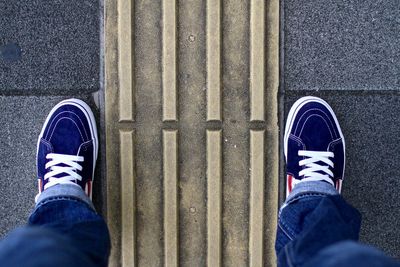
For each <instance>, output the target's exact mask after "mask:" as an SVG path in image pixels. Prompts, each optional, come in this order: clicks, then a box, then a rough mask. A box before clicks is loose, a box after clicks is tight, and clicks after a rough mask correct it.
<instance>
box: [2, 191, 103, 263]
mask: <svg viewBox="0 0 400 267" xmlns="http://www.w3.org/2000/svg"><path fill="white" fill-rule="evenodd" d="M110 246H111V245H110V237H109V233H108V229H107V225H106V223H105V221H104V220H103V218H102V217H101V216H100V215H98V214H97V213H96V212H95V210H94V208H93V205H92V203H91V201H90V200H89V199H88V197H87V196H86V195H85V193H84V192H83V190H82V189H80V188H79V187H77V186H75V185H56V186H53V187H50V188H49V189H46V190H45V191H44V192H43V193H42V194H41V195H40V197H39V199H38V203H37V205H36V207H35V209H34V211H33V213H32V214H31V216H30V217H29V220H28V225H27V226H25V227H22V228H19V229H17V230H15V231H13V232H12V233H10V234H9V235H8V236H7V237H6V238H5V239H4V240H2V241H1V242H0V265H1V266H10V267H14V266H15V267H16V266H27V267H39V266H41V267H47V266H57V267H64V266H65V267H67V266H68V267H70V266H89V267H91V266H107V263H108V256H109V253H110Z"/></svg>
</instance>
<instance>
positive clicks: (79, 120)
mask: <svg viewBox="0 0 400 267" xmlns="http://www.w3.org/2000/svg"><path fill="white" fill-rule="evenodd" d="M43 129H44V130H43V136H42V138H41V139H40V140H39V144H38V153H37V172H38V178H39V179H41V180H42V188H41V190H43V189H44V185H45V184H46V183H47V180H46V181H45V180H44V175H45V174H46V173H47V172H49V171H50V170H46V168H45V165H46V163H47V162H48V161H49V160H48V159H46V155H47V154H49V153H57V154H66V155H78V156H83V157H84V162H79V164H80V165H81V166H82V167H83V169H82V171H77V172H78V174H80V175H81V176H82V181H77V182H78V184H79V185H80V186H81V187H82V189H84V187H85V185H86V182H87V181H91V180H92V178H93V177H92V172H93V164H94V161H95V159H94V153H93V150H94V143H93V142H94V140H93V138H94V137H93V136H92V135H91V131H90V125H89V121H88V119H87V118H86V116H85V113H84V111H82V110H81V109H79V108H78V107H76V106H74V105H72V104H68V103H66V104H64V105H62V106H60V107H59V108H58V109H57V110H56V111H55V112H54V113H53V114H52V115H51V117H50V119H49V120H48V122H47V123H46V124H45V125H44V126H43ZM61 176H62V174H61Z"/></svg>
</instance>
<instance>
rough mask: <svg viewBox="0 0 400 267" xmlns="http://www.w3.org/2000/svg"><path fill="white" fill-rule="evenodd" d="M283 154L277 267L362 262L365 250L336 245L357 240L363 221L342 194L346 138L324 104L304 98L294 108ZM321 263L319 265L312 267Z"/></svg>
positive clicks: (286, 130)
mask: <svg viewBox="0 0 400 267" xmlns="http://www.w3.org/2000/svg"><path fill="white" fill-rule="evenodd" d="M284 152H285V158H286V168H287V199H286V201H285V203H284V204H283V206H282V208H281V210H280V214H279V221H278V229H277V239H276V253H277V257H278V266H327V264H328V263H330V264H332V265H331V266H345V265H342V263H343V261H341V263H340V264H339V262H335V260H336V259H337V260H340V259H341V260H343V259H344V258H345V259H349V258H351V259H352V261H349V262H353V261H359V262H360V263H362V259H361V258H360V257H359V255H363V254H365V253H368V251H369V250H366V247H365V246H362V245H360V244H356V243H351V244H352V245H351V249H349V248H350V247H349V246H338V245H336V244H338V242H341V241H345V240H358V234H359V229H360V223H361V216H360V214H359V212H358V211H357V210H356V209H354V208H353V207H351V206H350V205H349V204H348V203H346V201H344V199H343V198H342V197H341V196H340V194H339V193H340V191H341V185H342V180H343V174H344V165H345V164H344V163H345V144H344V137H343V134H342V132H341V129H340V126H339V123H338V121H337V119H336V116H335V114H334V112H333V111H332V109H331V108H330V106H329V105H328V104H327V103H326V102H325V101H323V100H322V99H319V98H315V97H305V98H301V99H299V100H298V101H297V102H296V103H295V104H294V105H293V107H292V108H291V110H290V112H289V115H288V119H287V123H286V128H285V136H284ZM331 246H333V247H331ZM330 253H331V254H330ZM333 253H339V254H340V257H338V256H337V255H335V254H333ZM321 255H322V256H321ZM370 256H371V257H374V258H375V260H376V261H382V262H385V260H386V259H387V258H386V257H384V256H383V257H382V254H381V253H375V254H374V253H373V254H371V255H370ZM316 261H317V262H318V264H317V265H309V263H310V262H312V263H313V264H316ZM353 265H354V264H353Z"/></svg>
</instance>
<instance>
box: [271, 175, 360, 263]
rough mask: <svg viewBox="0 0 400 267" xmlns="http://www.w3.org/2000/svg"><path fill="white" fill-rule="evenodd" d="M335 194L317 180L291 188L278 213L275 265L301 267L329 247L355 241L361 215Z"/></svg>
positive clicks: (330, 187) (326, 185)
mask: <svg viewBox="0 0 400 267" xmlns="http://www.w3.org/2000/svg"><path fill="white" fill-rule="evenodd" d="M311 188H312V189H311ZM335 191H336V190H335V189H334V188H333V187H332V186H330V185H329V184H327V183H325V182H318V181H313V182H304V183H299V184H298V185H297V186H296V187H295V188H294V189H293V191H292V193H291V195H289V197H288V199H287V201H286V202H285V204H284V206H283V208H282V209H281V211H280V214H279V221H278V230H277V239H276V252H277V257H278V266H304V264H306V263H307V262H308V261H309V260H310V259H311V258H312V257H314V256H315V255H316V254H317V253H318V252H319V251H320V250H322V249H324V248H325V247H327V246H329V245H332V244H335V243H336V242H340V241H343V240H358V234H359V230H360V223H361V216H360V214H359V212H358V211H357V210H356V209H354V208H353V207H351V206H350V205H349V204H347V203H346V202H345V201H344V199H343V198H342V197H341V196H340V195H339V194H338V193H337V192H335Z"/></svg>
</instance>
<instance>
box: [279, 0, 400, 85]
mask: <svg viewBox="0 0 400 267" xmlns="http://www.w3.org/2000/svg"><path fill="white" fill-rule="evenodd" d="M282 3H283V9H284V18H283V20H284V28H283V38H284V39H283V42H284V43H283V45H284V54H283V56H284V57H283V60H284V69H283V70H284V86H285V90H400V76H399V73H400V20H399V17H400V8H399V2H398V1H397V0H388V1H375V0H349V1H334V0H329V1H325V0H311V1H302V0H284V1H282Z"/></svg>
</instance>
